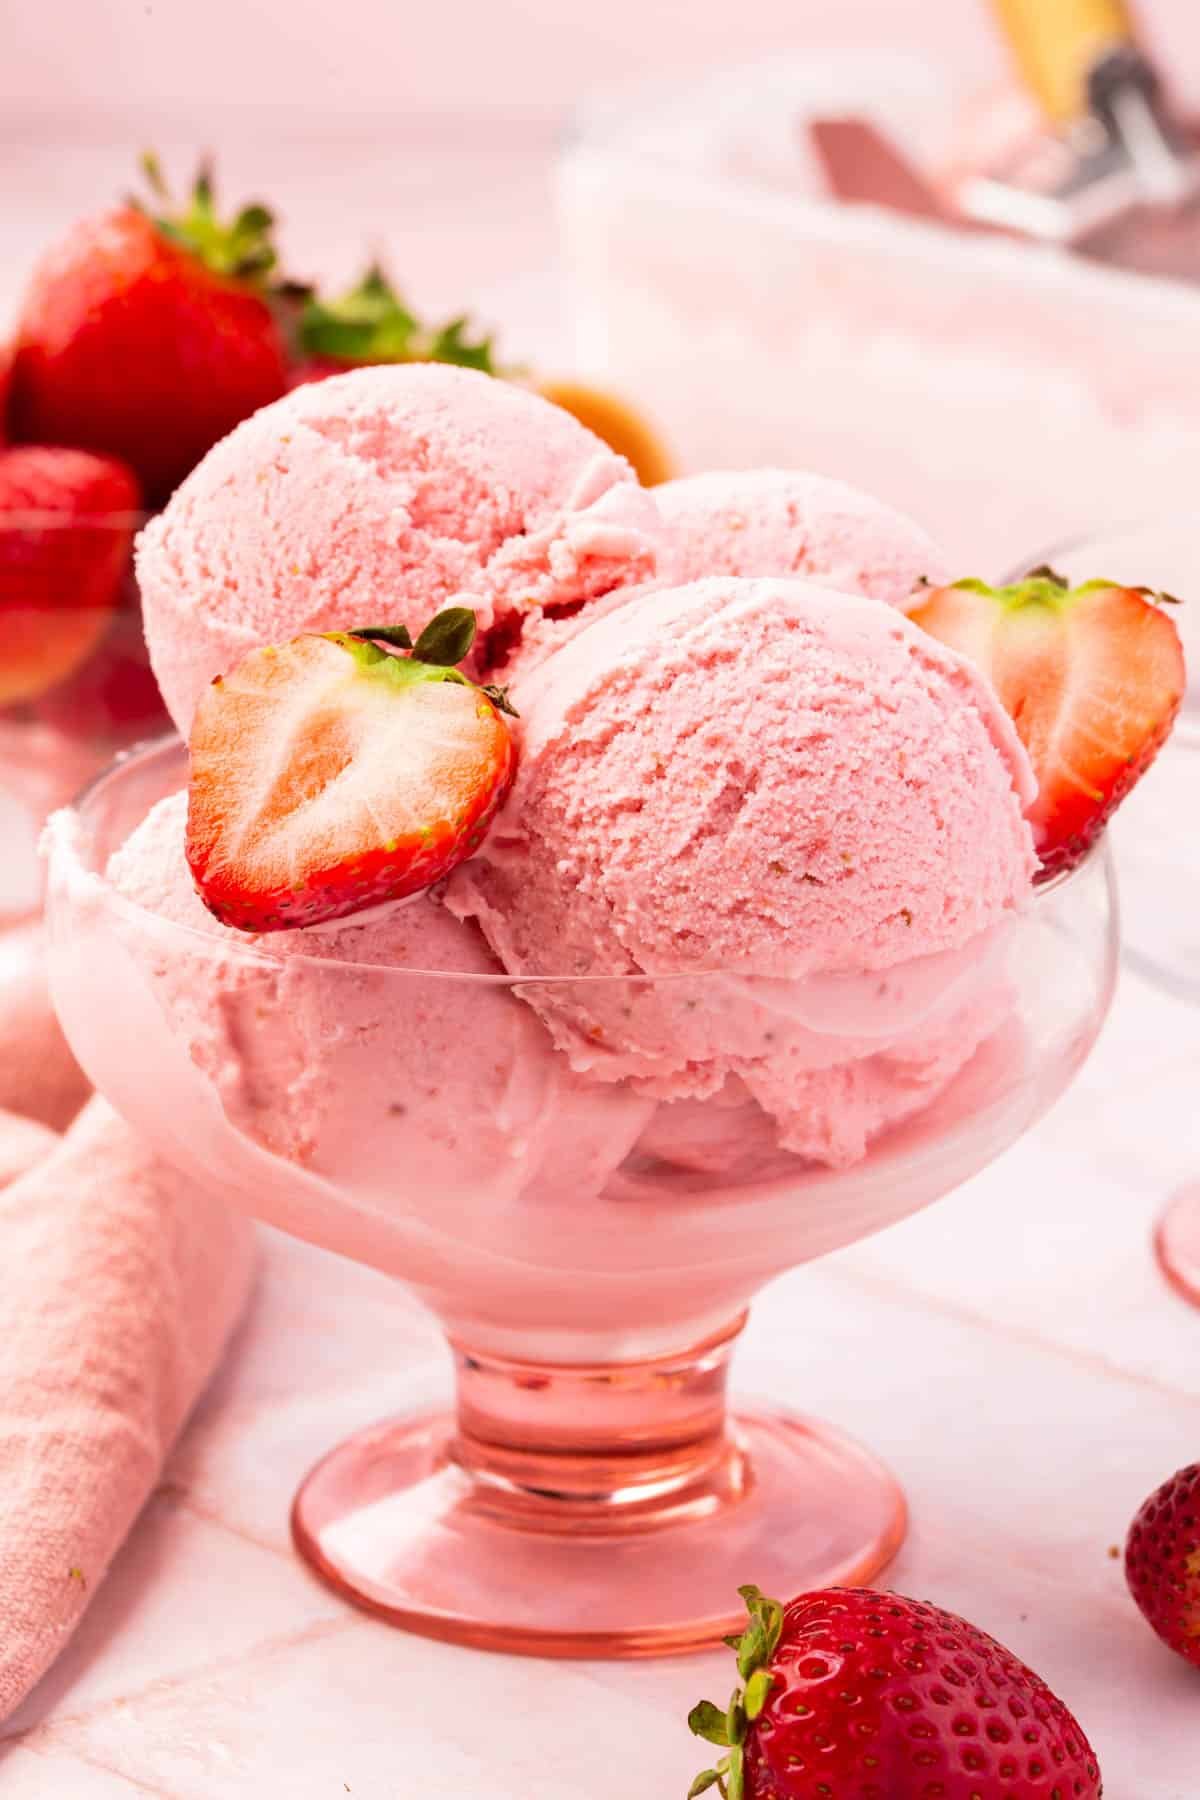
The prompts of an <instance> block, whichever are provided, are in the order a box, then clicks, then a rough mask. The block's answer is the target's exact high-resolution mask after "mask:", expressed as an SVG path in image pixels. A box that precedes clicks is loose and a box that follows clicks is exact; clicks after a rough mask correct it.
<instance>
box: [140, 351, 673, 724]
mask: <svg viewBox="0 0 1200 1800" xmlns="http://www.w3.org/2000/svg"><path fill="white" fill-rule="evenodd" d="M661 538H662V527H661V524H660V521H659V519H658V516H657V512H656V509H655V506H654V502H653V500H652V499H651V497H650V495H649V494H648V493H647V492H646V491H645V490H644V489H642V488H641V487H640V486H639V485H638V483H637V481H636V479H635V478H634V475H633V471H632V469H631V468H630V466H629V464H628V463H627V462H625V460H624V459H623V458H622V457H619V456H617V455H615V454H614V453H613V452H612V451H611V450H609V449H608V448H607V446H606V445H604V444H603V443H601V441H600V439H599V438H596V437H594V436H593V435H592V433H591V432H589V431H587V430H586V429H585V428H584V427H583V426H582V425H580V424H579V423H578V422H577V421H576V420H575V419H573V418H572V417H571V416H570V415H569V414H567V413H565V412H563V411H562V410H560V409H559V408H558V407H555V406H551V405H550V404H549V403H548V402H546V401H544V400H542V399H540V398H539V397H538V396H537V395H535V394H532V393H529V392H528V391H526V390H525V389H523V388H520V387H517V386H514V385H513V384H511V383H508V382H504V381H499V380H496V379H494V378H493V377H491V376H487V375H481V374H477V373H475V372H474V371H471V370H464V369H455V368H450V367H447V366H445V365H438V364H407V365H403V366H399V367H384V368H369V369H360V370H356V371H354V372H353V373H351V374H348V375H344V376H338V377H335V378H333V379H331V380H328V381H323V382H318V383H314V384H310V385H307V386H303V387H300V388H297V389H296V390H295V391H294V392H292V393H291V394H289V395H288V396H287V397H286V398H284V399H283V400H280V401H277V402H276V403H275V404H274V405H272V406H268V407H266V408H264V409H263V410H262V411H261V412H258V413H256V414H255V415H254V416H253V417H252V418H250V419H247V420H246V421H245V422H244V423H243V424H242V425H240V426H238V428H237V429H236V430H235V431H234V432H232V433H231V434H230V436H229V437H227V438H225V439H224V440H223V441H222V442H221V443H220V444H218V445H217V446H216V447H215V448H214V449H213V450H211V451H210V452H209V454H208V455H207V456H206V457H205V458H204V460H203V462H201V463H200V465H199V466H198V467H197V468H196V469H195V470H194V471H193V473H192V474H191V475H190V476H189V477H188V478H187V480H186V481H184V483H183V484H182V486H181V487H180V488H179V489H178V491H177V492H176V494H175V495H174V497H173V498H172V500H171V501H170V503H169V505H168V506H167V507H166V509H165V511H164V512H163V513H161V514H160V515H159V517H158V518H157V519H155V520H153V521H152V522H151V524H150V525H149V526H148V527H147V528H146V530H145V531H144V532H143V533H142V536H141V539H140V541H139V544H138V551H137V571H138V579H139V581H140V584H141V590H142V604H143V610H144V615H145V622H146V638H147V643H148V645H149V650H150V657H151V662H152V664H153V667H154V672H155V674H156V676H157V677H158V681H159V685H160V686H161V688H162V691H163V696H164V698H165V700H166V703H167V706H168V708H169V710H170V713H171V716H172V718H173V719H174V721H175V723H176V725H177V726H178V727H179V729H180V730H181V731H183V732H184V733H185V734H186V732H187V730H188V727H189V724H190V721H191V717H192V714H193V712H194V709H195V706H196V702H197V700H198V698H199V696H200V694H201V692H202V691H203V689H204V687H205V686H206V684H207V683H208V682H209V681H211V680H212V679H213V677H214V676H216V675H220V674H224V673H225V672H227V671H228V670H229V669H230V668H231V667H232V666H233V665H234V664H235V663H237V662H238V661H239V660H240V659H241V658H242V657H243V656H245V655H246V654H247V652H248V651H250V650H251V649H254V648H256V647H258V646H259V645H262V644H267V643H279V642H283V641H286V640H287V639H288V638H291V637H294V636H295V635H297V634H298V633H299V632H301V631H306V630H316V631H324V630H334V629H354V628H358V627H362V626H365V625H372V624H390V623H397V622H402V623H404V624H406V625H408V626H409V628H410V630H412V631H413V633H414V635H415V634H416V632H417V631H419V630H420V628H421V627H422V626H424V625H425V624H426V623H427V622H428V621H429V619H430V618H432V617H433V615H434V614H435V613H436V612H438V611H439V610H440V609H441V608H442V607H443V606H445V605H447V604H449V603H455V604H464V605H469V606H471V607H473V608H474V610H475V612H476V616H477V620H478V625H479V630H480V639H479V645H480V654H479V658H478V664H479V666H480V667H486V666H487V663H488V656H489V648H490V647H498V646H503V649H504V651H505V652H507V650H508V649H509V648H510V647H511V644H512V642H513V641H514V639H516V638H517V637H519V635H520V631H521V627H522V624H523V622H524V621H525V620H526V619H527V618H530V617H534V616H537V615H539V614H540V613H542V612H545V613H547V614H549V615H554V614H555V613H559V612H567V611H571V610H573V609H575V608H577V607H579V606H581V605H584V604H586V603H588V602H589V601H592V600H595V599H597V598H599V597H600V596H603V595H605V594H608V593H610V592H612V590H613V589H615V588H618V587H621V586H622V585H624V584H625V583H627V582H631V581H644V580H647V579H651V578H653V576H654V575H655V573H656V570H657V567H658V558H659V554H660V546H661Z"/></svg>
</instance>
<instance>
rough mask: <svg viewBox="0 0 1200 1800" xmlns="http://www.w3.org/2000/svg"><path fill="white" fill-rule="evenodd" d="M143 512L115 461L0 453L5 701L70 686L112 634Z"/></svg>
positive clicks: (62, 453) (68, 454) (76, 454)
mask: <svg viewBox="0 0 1200 1800" xmlns="http://www.w3.org/2000/svg"><path fill="white" fill-rule="evenodd" d="M140 507H141V494H140V492H139V490H138V484H137V479H136V477H135V475H134V473H133V471H132V470H131V469H129V468H127V467H126V466H125V465H124V464H123V463H120V462H117V461H116V460H115V459H114V458H112V457H107V456H93V455H92V454H91V453H90V452H88V451H86V450H70V449H62V448H58V447H47V446H44V445H38V444H18V445H13V446H12V447H10V448H8V449H0V705H3V706H6V705H10V704H12V703H13V702H17V701H29V700H35V699H37V698H38V697H39V696H41V695H42V694H44V693H45V692H46V691H47V690H49V689H52V688H53V687H54V686H55V684H56V683H59V682H62V681H65V680H66V679H67V677H69V676H70V675H72V674H73V673H74V671H75V670H76V669H78V668H80V667H81V665H82V664H83V663H84V662H85V661H86V660H87V658H88V657H89V656H90V655H91V654H92V652H93V651H94V650H95V649H96V647H97V646H98V645H99V644H100V643H101V641H102V640H103V639H104V637H105V635H106V634H107V633H108V632H109V630H110V629H111V628H112V625H113V621H114V619H115V617H116V614H117V609H118V606H119V603H120V599H121V590H122V585H123V582H124V580H125V578H126V572H127V570H128V567H129V551H130V546H131V544H132V542H133V533H134V529H135V526H136V524H137V520H138V514H139V509H140Z"/></svg>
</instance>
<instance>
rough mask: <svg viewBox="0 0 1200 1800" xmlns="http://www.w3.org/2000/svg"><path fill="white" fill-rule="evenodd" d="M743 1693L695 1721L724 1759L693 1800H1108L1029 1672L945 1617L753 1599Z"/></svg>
mask: <svg viewBox="0 0 1200 1800" xmlns="http://www.w3.org/2000/svg"><path fill="white" fill-rule="evenodd" d="M740 1591H741V1594H742V1596H743V1598H744V1599H745V1601H746V1606H747V1610H748V1611H749V1614H750V1624H749V1626H748V1627H747V1629H746V1631H745V1633H744V1634H743V1636H742V1637H741V1638H731V1639H730V1640H729V1641H730V1643H731V1644H732V1645H733V1647H734V1648H735V1649H736V1650H737V1658H738V1673H739V1674H740V1675H741V1678H742V1681H743V1683H744V1686H741V1687H739V1688H738V1689H737V1691H736V1692H735V1694H734V1696H733V1699H732V1700H731V1701H730V1704H729V1706H728V1708H726V1709H725V1710H722V1709H721V1708H719V1707H716V1706H714V1705H712V1703H711V1702H710V1701H707V1700H703V1701H701V1703H700V1705H699V1706H697V1707H695V1708H694V1709H693V1711H692V1713H691V1716H690V1718H689V1720H688V1723H689V1724H690V1726H691V1728H692V1730H693V1731H694V1732H695V1733H696V1735H697V1736H698V1737H704V1738H707V1739H708V1740H709V1741H710V1742H712V1743H715V1744H719V1745H721V1746H723V1747H724V1748H725V1752H726V1753H725V1756H724V1757H723V1758H722V1760H721V1761H720V1762H719V1763H718V1765H717V1767H716V1768H714V1769H706V1770H705V1772H704V1773H703V1774H702V1775H699V1776H697V1778H696V1780H695V1781H694V1782H693V1783H692V1786H691V1788H690V1790H689V1797H690V1796H691V1795H696V1794H702V1793H704V1792H706V1791H707V1790H708V1789H709V1788H715V1789H716V1790H717V1792H718V1793H720V1794H721V1795H722V1796H726V1797H727V1800H1097V1797H1098V1796H1099V1795H1100V1794H1101V1792H1102V1791H1103V1790H1102V1788H1101V1783H1100V1771H1099V1768H1098V1766H1097V1763H1096V1758H1095V1756H1094V1755H1093V1753H1092V1750H1091V1747H1090V1745H1089V1744H1088V1741H1087V1739H1086V1738H1085V1737H1084V1735H1083V1732H1082V1731H1081V1730H1080V1729H1079V1726H1078V1725H1077V1724H1076V1722H1075V1720H1074V1719H1073V1718H1072V1716H1071V1714H1070V1713H1069V1712H1068V1711H1067V1709H1066V1707H1065V1706H1064V1705H1063V1704H1062V1702H1061V1701H1060V1700H1056V1699H1055V1697H1054V1695H1053V1694H1052V1693H1051V1692H1050V1690H1049V1688H1048V1687H1047V1686H1046V1684H1045V1683H1044V1682H1043V1681H1042V1680H1040V1679H1039V1677H1038V1676H1036V1675H1035V1674H1034V1673H1033V1671H1032V1670H1031V1669H1027V1668H1026V1667H1025V1665H1024V1663H1021V1662H1018V1660H1017V1658H1016V1657H1015V1656H1013V1655H1012V1654H1011V1653H1010V1652H1009V1651H1008V1650H1005V1649H1004V1648H1003V1647H1002V1646H1001V1645H1000V1644H998V1643H997V1642H996V1641H995V1639H994V1638H990V1637H988V1636H986V1635H985V1633H983V1632H982V1631H978V1630H976V1628H975V1626H973V1625H968V1624H967V1623H966V1622H965V1621H964V1620H962V1619H959V1618H956V1617H955V1616H954V1614H953V1613H947V1612H942V1611H941V1610H940V1609H939V1608H938V1607H936V1606H928V1605H925V1604H924V1603H923V1602H921V1601H917V1600H905V1599H902V1598H901V1596H900V1595H899V1594H880V1593H874V1592H872V1591H871V1590H870V1589H864V1588H828V1589H826V1590H824V1591H823V1592H820V1593H814V1594H802V1595H801V1596H800V1598H799V1599H797V1600H793V1601H792V1603H791V1605H790V1606H788V1607H787V1608H786V1609H785V1608H783V1607H781V1606H780V1605H779V1603H778V1601H775V1600H767V1599H765V1598H764V1597H763V1595H762V1594H760V1593H759V1591H758V1589H757V1588H755V1587H745V1588H742V1589H741V1590H740Z"/></svg>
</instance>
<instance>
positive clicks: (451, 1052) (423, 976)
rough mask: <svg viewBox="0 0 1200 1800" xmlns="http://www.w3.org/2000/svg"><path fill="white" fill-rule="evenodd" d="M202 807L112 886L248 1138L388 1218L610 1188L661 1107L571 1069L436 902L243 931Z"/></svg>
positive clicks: (464, 930)
mask: <svg viewBox="0 0 1200 1800" xmlns="http://www.w3.org/2000/svg"><path fill="white" fill-rule="evenodd" d="M186 809H187V796H186V795H185V794H182V793H180V794H175V795H172V796H171V797H169V798H168V799H165V800H163V801H161V802H159V803H158V804H157V805H156V806H155V807H154V808H153V809H152V810H151V811H150V813H149V814H148V815H147V817H146V819H145V820H144V821H143V823H142V824H141V825H140V826H139V827H138V829H137V830H136V831H135V832H134V833H133V834H132V836H131V837H130V838H129V839H128V840H127V841H126V842H125V843H124V844H123V845H122V846H121V847H120V848H119V849H118V850H117V851H116V852H115V853H114V855H113V856H112V858H111V859H110V862H109V867H108V877H109V880H110V882H111V883H112V885H113V887H115V888H116V890H117V892H118V893H120V894H121V895H123V896H124V897H125V898H126V899H127V900H130V901H132V902H134V903H135V906H136V907H137V908H138V909H139V910H138V912H137V913H135V914H133V915H132V916H131V918H130V921H129V931H128V934H127V938H128V942H127V949H128V951H129V954H130V956H131V958H132V959H133V962H134V964H135V966H136V968H137V970H138V971H139V973H140V975H141V977H142V979H143V980H144V981H146V982H148V983H149V984H150V986H151V988H152V990H153V991H154V993H155V994H156V995H157V998H158V1001H159V1005H160V1008H161V1011H162V1015H163V1019H164V1023H165V1025H166V1026H167V1027H168V1028H169V1030H170V1032H171V1034H172V1036H173V1037H174V1039H175V1040H176V1041H181V1042H182V1043H183V1044H184V1045H185V1046H186V1052H187V1056H188V1058H189V1060H190V1062H191V1064H192V1065H193V1067H194V1068H195V1069H196V1070H197V1071H199V1072H200V1073H201V1074H203V1076H204V1077H205V1079H206V1081H207V1082H208V1083H209V1084H210V1085H211V1087H212V1089H213V1090H214V1091H215V1093H216V1095H217V1098H218V1100H219V1102H220V1105H221V1108H222V1110H223V1111H224V1113H225V1115H226V1117H227V1118H228V1119H229V1121H230V1122H231V1123H232V1124H233V1125H234V1126H236V1127H237V1128H238V1129H239V1130H240V1131H242V1132H244V1133H245V1134H246V1135H247V1136H249V1137H250V1138H252V1139H253V1140H254V1141H255V1142H256V1143H258V1144H260V1145H261V1146H263V1147H264V1148H265V1149H268V1150H270V1151H273V1152H274V1153H275V1154H276V1155H279V1156H282V1157H285V1158H287V1159H288V1160H289V1161H291V1162H294V1163H298V1164H300V1165H301V1166H302V1167H303V1168H305V1169H306V1170H308V1171H310V1172H312V1173H313V1174H314V1175H317V1176H323V1177H325V1178H326V1179H327V1180H329V1181H331V1182H333V1183H335V1184H337V1186H338V1187H340V1188H341V1189H343V1190H346V1191H349V1192H351V1193H353V1194H355V1195H356V1196H358V1197H360V1198H364V1199H365V1198H370V1199H372V1200H373V1202H374V1204H375V1205H376V1206H378V1207H379V1208H391V1207H395V1206H396V1205H398V1204H399V1203H400V1202H399V1195H400V1191H401V1189H402V1188H405V1189H412V1188H413V1187H420V1188H422V1189H427V1190H428V1193H429V1194H430V1196H431V1197H433V1198H435V1199H436V1203H437V1205H438V1206H439V1207H440V1208H441V1209H442V1211H443V1217H444V1218H445V1219H447V1220H448V1219H449V1218H450V1217H451V1215H452V1213H453V1209H454V1207H455V1205H456V1203H457V1202H458V1201H461V1203H462V1205H463V1206H464V1207H470V1206H472V1205H476V1204H478V1203H479V1201H480V1198H481V1197H486V1196H490V1197H492V1198H493V1199H494V1200H496V1201H497V1202H498V1201H500V1200H502V1199H504V1198H506V1197H507V1198H508V1199H512V1198H514V1197H515V1196H516V1195H517V1194H518V1193H522V1194H526V1195H529V1194H534V1195H537V1194H541V1193H543V1192H544V1193H545V1194H546V1195H547V1197H549V1198H552V1199H557V1198H559V1197H560V1194H561V1193H562V1192H566V1193H568V1194H569V1195H571V1196H579V1195H585V1196H586V1195H588V1194H593V1193H596V1192H598V1191H599V1189H600V1188H601V1187H602V1186H603V1185H604V1182H605V1180H606V1179H607V1177H608V1175H609V1174H610V1173H611V1172H612V1170H613V1169H615V1168H616V1166H617V1165H618V1164H619V1163H620V1162H621V1160H622V1159H623V1157H624V1156H625V1154H626V1152H627V1150H628V1149H629V1147H630V1146H631V1144H632V1143H633V1141H634V1139H635V1138H636V1137H637V1134H638V1132H639V1131H640V1130H641V1128H642V1126H643V1125H644V1124H645V1122H646V1119H647V1118H648V1116H649V1113H650V1110H651V1107H650V1105H649V1104H648V1103H647V1102H645V1101H643V1100H640V1099H639V1098H638V1097H637V1096H634V1095H632V1094H625V1093H623V1092H621V1091H620V1090H615V1089H612V1088H607V1089H604V1088H597V1087H596V1084H594V1083H590V1082H585V1081H584V1080H583V1079H582V1078H581V1077H579V1076H577V1075H576V1074H574V1073H573V1072H572V1071H571V1069H570V1068H569V1067H568V1066H567V1064H566V1062H565V1060H564V1059H563V1058H562V1057H560V1056H559V1055H558V1054H557V1053H556V1051H555V1050H554V1048H553V1046H552V1045H551V1043H550V1040H549V1038H548V1036H547V1034H546V1032H545V1030H544V1028H543V1026H542V1024H541V1023H540V1021H539V1020H538V1019H537V1018H536V1016H535V1015H534V1014H533V1013H532V1012H531V1011H530V1010H529V1009H528V1008H527V1007H525V1006H523V1005H522V1004H521V1003H520V1002H519V1001H518V1000H516V999H514V998H513V996H512V994H511V992H510V991H509V989H508V988H507V986H506V985H505V984H504V983H503V981H502V980H498V979H497V976H498V974H499V970H498V965H497V963H496V961H495V958H494V957H493V956H492V955H491V953H490V952H489V950H488V948H487V946H486V944H485V943H484V941H483V939H482V937H481V936H480V934H479V932H478V931H477V930H476V929H475V927H474V926H473V925H469V924H467V925H464V924H462V923H460V922H459V921H458V920H457V919H455V918H454V917H453V916H452V915H451V914H450V913H449V912H447V911H446V909H445V908H444V907H443V906H442V905H441V903H440V900H439V898H438V896H437V893H436V891H432V890H427V891H426V892H424V893H422V894H420V895H417V896H415V897H414V898H413V899H412V900H410V901H407V902H401V903H400V904H398V905H392V906H388V907H380V908H375V909H373V910H372V911H370V912H367V913H363V914H361V915H359V916H358V917H357V918H350V919H346V920H341V921H338V922H337V923H336V924H335V925H332V926H329V927H326V928H322V929H309V930H305V931H281V932H275V933H271V934H269V935H268V936H265V937H262V938H248V937H247V936H246V935H245V934H243V933H239V932H236V931H231V930H228V929H227V928H226V927H224V926H223V925H220V924H219V923H218V922H217V921H216V920H215V919H214V918H213V916H212V915H211V914H210V913H209V912H208V910H207V909H206V907H205V906H204V905H203V903H202V902H201V900H200V899H199V897H198V895H197V894H196V893H195V891H194V889H193V887H192V884H191V879H190V875H189V872H188V867H187V863H186V860H185V856H184V836H185V825H186ZM160 926H166V927H167V929H166V930H163V929H160V928H159V927H160ZM480 978H484V979H480ZM164 1061H165V1059H164ZM401 1166H402V1168H403V1171H404V1175H403V1182H401V1181H400V1180H399V1179H398V1176H397V1169H398V1168H400V1167H401ZM333 1247H334V1248H338V1247H339V1246H338V1245H337V1244H334V1246H333Z"/></svg>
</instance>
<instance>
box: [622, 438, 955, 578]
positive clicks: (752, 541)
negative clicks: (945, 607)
mask: <svg viewBox="0 0 1200 1800" xmlns="http://www.w3.org/2000/svg"><path fill="white" fill-rule="evenodd" d="M654 497H655V501H656V503H657V505H658V509H659V512H660V513H661V514H662V517H663V521H664V523H665V524H666V526H667V528H668V530H669V532H670V535H671V544H672V549H671V558H670V563H671V572H672V576H673V581H672V585H676V586H677V585H682V584H683V583H684V582H688V581H698V580H700V579H702V578H703V577H704V576H706V575H748V576H765V575H797V576H800V577H802V578H803V579H804V580H806V581H814V582H817V583H819V584H820V586H822V587H825V588H830V589H835V590H836V591H837V592H839V593H845V594H866V595H868V596H870V597H871V598H872V599H875V600H886V601H887V602H888V603H889V604H890V605H892V606H903V605H904V604H905V602H906V601H908V600H910V599H911V598H912V596H913V594H914V593H915V592H916V590H917V589H918V588H919V587H921V586H922V585H923V584H925V583H932V584H933V585H935V586H937V585H940V584H941V583H942V582H943V581H948V580H950V579H951V575H952V573H953V572H952V571H951V569H950V568H949V565H948V564H947V562H946V559H945V556H944V555H943V553H942V552H941V551H940V550H939V549H938V548H937V546H936V545H935V544H934V542H933V540H932V538H930V537H928V536H927V534H926V533H925V532H924V531H922V530H921V528H920V526H918V525H916V524H914V523H913V521H912V520H911V519H908V518H906V517H905V516H904V514H903V513H899V512H896V511H895V510H894V509H893V508H892V507H890V506H885V505H883V504H882V502H880V501H878V500H875V499H872V498H871V496H870V495H869V494H863V493H860V492H859V490H858V489H857V488H854V487H850V486H849V485H848V483H846V482H844V481H833V480H830V479H829V478H827V477H826V476H823V475H812V474H808V473H805V472H801V471H797V470H791V469H743V470H733V471H729V472H724V471H716V472H714V473H711V474H706V475H690V476H687V477H685V478H684V479H682V480H680V481H668V482H666V483H664V484H663V485H662V486H661V487H659V488H657V489H656V490H655V495H654Z"/></svg>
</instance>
